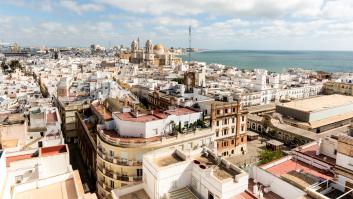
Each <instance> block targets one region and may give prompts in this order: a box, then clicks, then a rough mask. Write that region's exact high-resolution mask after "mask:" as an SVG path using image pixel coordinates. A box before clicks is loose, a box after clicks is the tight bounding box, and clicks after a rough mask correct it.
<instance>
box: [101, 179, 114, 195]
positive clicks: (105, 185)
mask: <svg viewBox="0 0 353 199" xmlns="http://www.w3.org/2000/svg"><path fill="white" fill-rule="evenodd" d="M97 182H98V184H99V185H100V186H101V187H102V188H103V189H104V190H105V191H107V192H109V193H110V192H111V190H112V188H111V187H110V186H108V184H107V183H105V182H103V181H102V180H98V181H97Z"/></svg>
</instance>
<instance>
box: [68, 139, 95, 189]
mask: <svg viewBox="0 0 353 199" xmlns="http://www.w3.org/2000/svg"><path fill="white" fill-rule="evenodd" d="M68 146H69V150H70V163H71V165H72V169H73V170H78V171H79V173H80V177H81V181H82V185H83V189H84V191H85V192H94V191H95V189H94V187H95V185H94V183H95V182H92V180H91V179H90V177H89V175H88V172H87V168H86V166H85V164H84V163H83V159H82V156H81V153H80V149H79V147H78V145H77V144H75V143H69V144H68Z"/></svg>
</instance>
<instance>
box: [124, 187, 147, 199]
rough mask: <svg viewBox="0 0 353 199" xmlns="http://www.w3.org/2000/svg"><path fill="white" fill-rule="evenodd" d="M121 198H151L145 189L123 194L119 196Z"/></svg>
mask: <svg viewBox="0 0 353 199" xmlns="http://www.w3.org/2000/svg"><path fill="white" fill-rule="evenodd" d="M119 199H150V197H149V196H148V195H147V193H146V191H145V190H144V189H140V190H137V191H134V192H131V193H128V194H125V195H123V196H119Z"/></svg>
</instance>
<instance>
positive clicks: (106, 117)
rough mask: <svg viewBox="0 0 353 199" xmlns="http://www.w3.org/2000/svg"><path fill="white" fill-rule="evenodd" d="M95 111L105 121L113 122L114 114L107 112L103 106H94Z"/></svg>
mask: <svg viewBox="0 0 353 199" xmlns="http://www.w3.org/2000/svg"><path fill="white" fill-rule="evenodd" d="M92 107H93V108H94V110H95V111H96V112H97V113H98V114H99V115H100V116H101V117H103V119H104V120H106V121H107V120H112V119H113V118H112V113H111V112H110V111H109V110H107V109H106V108H105V107H104V106H103V105H102V104H97V105H95V106H92Z"/></svg>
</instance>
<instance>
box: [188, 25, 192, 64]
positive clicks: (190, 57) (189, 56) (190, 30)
mask: <svg viewBox="0 0 353 199" xmlns="http://www.w3.org/2000/svg"><path fill="white" fill-rule="evenodd" d="M188 50H189V65H190V62H191V26H189V49H188Z"/></svg>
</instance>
